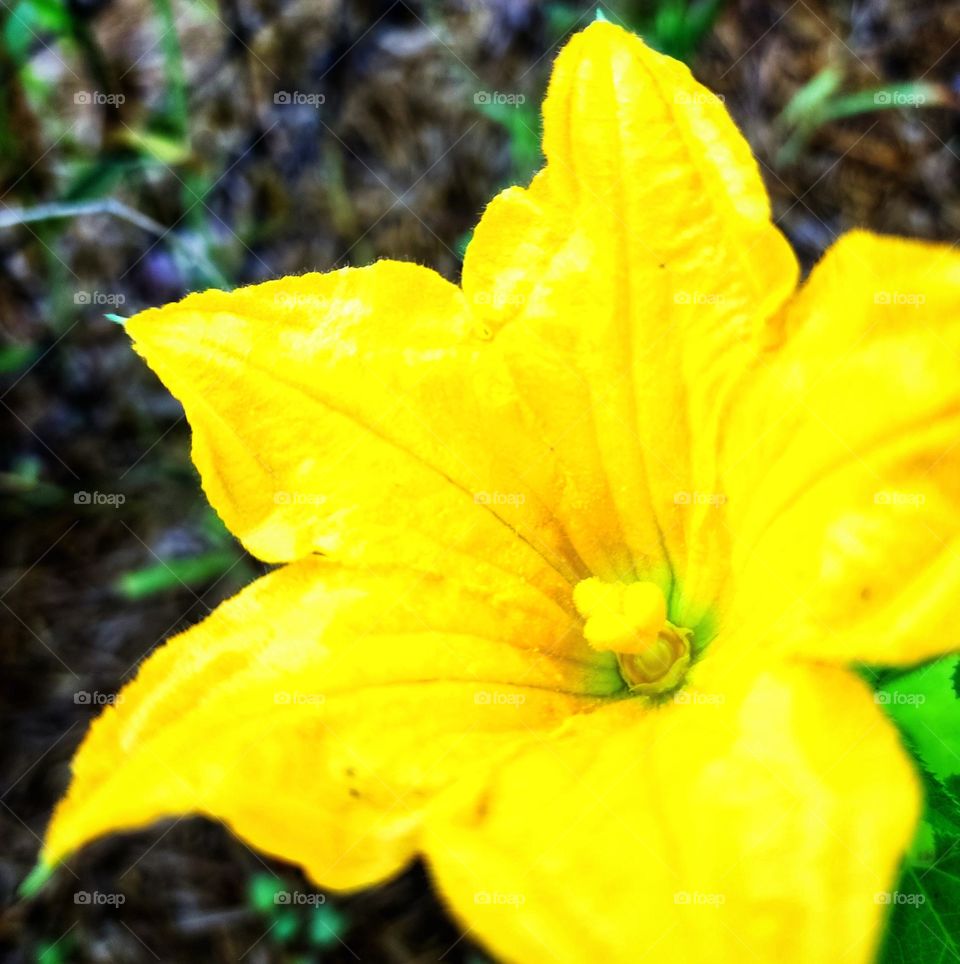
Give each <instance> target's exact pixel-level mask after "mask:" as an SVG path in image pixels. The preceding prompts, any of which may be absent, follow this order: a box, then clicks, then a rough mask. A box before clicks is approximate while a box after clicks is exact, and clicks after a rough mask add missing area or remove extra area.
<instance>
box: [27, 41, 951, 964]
mask: <svg viewBox="0 0 960 964" xmlns="http://www.w3.org/2000/svg"><path fill="white" fill-rule="evenodd" d="M544 150H545V153H546V156H547V159H548V163H547V167H546V169H545V170H544V171H543V172H542V173H540V174H539V175H538V176H537V177H536V178H535V179H534V180H533V182H532V184H531V185H530V187H529V188H527V189H519V188H511V189H509V190H507V191H505V192H504V193H502V194H501V195H500V196H499V197H497V198H496V199H495V200H494V201H493V203H492V204H491V205H490V206H489V207H488V209H487V211H486V213H485V214H484V216H483V219H482V220H481V222H480V224H479V226H478V227H477V230H476V233H475V235H474V238H473V240H472V242H471V244H470V246H469V249H468V251H467V254H466V259H465V263H464V269H463V283H462V288H458V287H455V286H453V285H451V284H449V283H447V282H446V281H444V280H442V279H441V278H440V277H439V276H437V275H436V274H434V273H432V272H431V271H429V270H427V269H426V268H423V267H419V266H417V265H413V264H403V263H396V262H390V261H381V262H379V263H377V264H374V265H372V266H370V267H367V268H362V269H346V270H343V271H337V272H334V273H332V274H324V275H319V274H309V275H304V276H302V277H296V278H285V279H282V280H280V281H276V282H270V283H267V284H261V285H256V286H254V287H249V288H244V289H241V290H238V291H235V292H232V293H229V294H226V293H222V292H216V291H211V292H206V293H204V294H198V295H192V296H190V297H188V298H186V299H185V300H184V301H182V302H180V303H179V304H176V305H171V306H168V307H165V308H162V309H159V310H151V311H146V312H144V313H143V314H141V315H138V316H137V317H136V318H134V319H132V320H131V321H130V322H129V324H128V328H129V331H130V334H131V335H132V337H133V339H134V341H135V343H136V348H137V350H138V351H139V352H140V353H141V354H142V355H143V356H144V358H145V359H146V360H147V362H148V363H149V364H150V366H151V367H152V368H153V369H154V370H155V371H156V372H157V373H158V375H159V376H160V377H161V378H162V379H163V381H164V382H165V384H166V385H168V386H169V388H170V390H171V391H172V392H173V393H174V394H175V395H176V396H177V397H178V398H179V399H180V400H181V401H182V402H183V405H184V407H185V409H186V412H187V415H188V417H189V419H190V422H191V424H192V427H193V458H194V461H195V462H196V464H197V466H198V468H199V470H200V473H201V475H202V478H203V484H204V488H205V490H206V492H207V495H208V496H209V498H210V501H211V502H212V503H213V505H214V506H215V507H216V509H217V511H218V512H219V513H220V514H221V516H222V517H223V519H224V520H225V522H226V523H227V525H228V526H229V527H230V528H231V529H232V531H233V532H234V533H236V535H237V536H238V537H239V538H240V539H241V540H242V542H243V543H244V545H245V546H246V547H247V548H248V549H249V550H250V552H252V553H253V554H254V555H256V556H258V557H259V558H260V559H262V560H265V561H267V562H270V563H279V564H282V565H281V566H280V568H278V569H276V570H275V571H273V572H271V573H270V574H269V575H267V576H265V577H264V578H262V579H260V580H258V581H257V582H255V583H254V584H253V585H251V586H250V587H249V588H247V589H246V590H244V591H243V592H241V593H240V594H239V595H238V596H237V597H235V598H234V599H232V600H230V601H229V602H227V603H225V604H224V605H222V606H221V607H220V608H219V609H218V610H217V611H216V612H215V613H213V614H212V615H211V616H210V617H209V618H208V619H207V620H206V621H205V622H203V623H201V624H200V625H198V626H196V627H194V628H193V629H190V630H188V631H187V632H185V633H183V634H181V635H180V636H178V637H176V638H175V639H173V640H171V641H170V642H169V643H167V644H166V645H165V646H164V647H162V648H161V649H159V650H158V651H157V652H156V653H154V654H153V656H151V658H150V659H149V660H148V661H147V662H146V664H145V665H144V666H143V668H142V670H141V671H140V674H139V676H138V677H137V679H136V681H135V682H134V683H132V684H131V685H130V686H129V687H128V688H127V689H126V690H124V692H123V694H122V695H123V698H122V700H121V701H119V702H118V704H117V705H116V706H112V707H109V708H108V709H107V710H106V712H105V713H104V714H103V715H102V716H101V717H100V719H99V720H98V721H97V722H96V723H95V724H94V726H93V727H92V728H91V730H90V733H89V735H88V736H87V738H86V741H85V742H84V744H83V746H82V747H81V748H80V750H79V752H78V754H77V757H76V760H75V763H74V777H73V783H72V786H71V788H70V791H69V794H68V796H67V797H66V799H65V800H64V802H62V803H61V805H60V806H59V808H58V810H57V811H56V814H55V816H54V818H53V821H52V823H51V826H50V828H49V831H48V835H47V840H46V846H45V849H44V853H43V861H44V863H45V865H46V866H48V867H49V866H51V865H52V864H53V863H54V862H56V861H58V860H60V859H62V858H64V857H65V856H67V855H69V854H70V853H71V852H73V851H74V850H76V849H77V848H78V847H80V846H81V845H82V844H84V843H85V842H86V841H89V840H91V839H92V838H94V837H97V836H99V835H101V834H104V833H108V832H110V831H116V830H123V829H130V828H136V827H142V826H144V825H146V824H149V823H150V822H152V821H155V820H157V819H158V818H162V817H169V816H172V815H177V814H185V813H203V814H207V815H210V816H212V817H215V818H218V819H220V820H222V821H224V822H225V823H226V824H228V825H229V826H230V827H231V828H232V829H233V831H234V832H235V833H236V834H238V835H239V836H240V837H242V838H243V839H245V840H247V841H248V842H249V843H251V844H252V845H254V846H256V847H259V848H261V849H262V850H264V851H266V852H268V853H271V854H276V855H278V856H280V857H283V858H285V859H287V860H290V861H295V862H297V863H299V864H301V865H302V866H303V867H304V868H305V869H306V871H307V873H308V874H309V875H310V876H311V877H312V878H313V880H314V881H316V883H317V884H318V885H321V886H323V887H328V888H334V889H337V888H344V889H348V888H358V887H364V886H367V885H370V884H373V883H375V882H377V881H380V880H383V879H384V878H385V877H387V876H388V875H391V874H394V873H396V872H397V871H398V870H400V868H402V867H403V866H404V865H405V864H406V863H407V862H408V861H410V860H411V858H413V857H414V856H415V855H417V854H422V855H424V856H425V858H426V860H427V862H428V864H429V867H430V869H431V871H432V874H433V876H434V878H435V880H436V882H437V884H438V887H439V890H440V892H441V893H442V894H443V896H444V898H445V900H446V901H447V903H448V905H449V907H450V908H451V910H452V911H453V913H455V914H456V915H458V916H459V917H460V918H461V919H462V920H463V921H464V923H465V924H466V925H467V926H468V927H469V929H470V933H471V934H472V935H474V936H476V937H477V938H479V939H480V940H482V941H484V942H486V944H487V945H488V946H489V947H490V948H491V949H492V950H493V951H494V952H495V953H496V954H498V955H499V956H501V957H503V958H505V959H508V960H515V961H523V962H531V961H571V962H581V961H592V960H598V961H636V960H655V961H673V960H676V961H711V962H717V961H727V960H731V961H733V960H736V961H741V960H760V961H777V962H781V964H787V962H790V961H811V962H821V961H839V960H843V961H847V962H855V961H861V960H865V959H868V958H870V957H871V955H872V954H873V952H874V951H875V948H876V945H877V940H878V935H879V932H880V928H881V926H882V923H883V911H884V909H885V908H884V906H883V904H882V903H881V902H880V901H879V900H878V899H877V895H878V893H882V892H884V891H887V890H889V889H890V887H891V885H892V883H893V881H894V880H895V877H896V874H897V871H898V866H899V862H900V859H901V857H902V855H903V852H904V849H905V847H906V846H907V844H908V843H909V841H910V840H911V836H912V833H913V830H914V827H915V821H916V818H917V812H918V796H919V792H918V787H917V782H916V780H915V777H914V772H913V768H912V766H911V764H910V763H909V761H908V759H907V757H906V756H905V754H904V752H903V750H902V749H901V746H900V743H899V740H898V738H897V735H896V733H895V731H894V729H893V728H892V726H891V725H890V724H889V723H888V722H887V720H886V719H885V717H884V716H883V714H882V712H881V710H880V708H879V707H878V706H877V705H876V703H875V701H874V699H873V697H872V695H871V692H870V691H869V689H868V688H867V687H866V686H865V685H864V684H863V683H861V682H860V680H859V678H858V677H857V676H856V675H854V673H853V672H852V671H851V670H850V669H848V668H847V667H849V666H850V665H851V664H854V663H857V662H873V663H882V664H895V665H905V664H911V663H914V662H916V661H918V660H922V659H926V658H928V657H932V656H934V655H937V654H939V653H941V652H943V651H945V650H946V649H948V648H950V647H951V646H952V645H954V642H953V641H954V638H955V637H954V635H953V631H954V628H955V626H956V618H957V615H958V606H957V599H958V598H960V595H958V592H960V553H958V552H957V538H958V507H960V446H958V445H957V439H958V419H960V256H958V255H957V254H956V253H955V252H953V251H951V250H948V249H946V248H944V247H937V246H933V245H927V244H921V243H916V242H910V241H902V240H894V239H889V238H880V237H875V236H872V235H869V234H865V233H854V234H850V235H847V236H846V237H844V238H843V239H841V240H840V241H839V242H838V243H837V244H836V245H835V246H834V247H833V248H832V250H831V251H830V252H829V253H828V254H827V255H826V257H825V258H824V259H823V262H822V263H821V264H820V265H819V266H818V267H817V268H816V269H815V271H814V272H813V275H812V277H811V278H810V279H809V280H808V281H807V282H806V283H805V284H803V285H802V287H800V289H799V290H795V289H796V285H797V279H798V270H797V264H796V261H795V258H794V256H793V254H792V253H791V251H790V248H789V247H788V245H787V243H786V242H785V240H784V238H783V237H782V236H781V235H780V234H779V232H778V231H777V230H776V229H775V228H774V227H773V226H772V224H771V221H770V211H769V205H768V201H767V197H766V195H765V193H764V189H763V186H762V183H761V180H760V177H759V175H758V172H757V168H756V165H755V163H754V161H753V159H752V157H751V154H750V150H749V148H748V146H747V144H746V143H745V142H744V140H743V139H742V138H741V136H740V135H739V134H738V132H737V131H736V129H735V128H734V126H733V124H732V122H731V120H730V118H729V117H728V115H727V113H726V111H725V110H724V108H723V106H722V105H721V104H720V103H719V101H718V99H717V98H715V97H714V96H713V95H711V94H710V93H709V92H708V91H706V90H705V89H704V88H702V87H700V86H699V85H698V84H697V83H695V82H694V81H693V80H692V78H691V76H690V74H689V72H688V71H687V69H686V68H685V67H683V66H682V65H681V64H679V63H676V62H674V61H672V60H669V59H667V58H665V57H663V56H660V55H658V54H656V53H654V52H652V51H651V50H649V49H647V48H646V47H645V46H644V45H643V44H642V43H641V42H640V41H639V40H638V39H636V38H634V37H632V36H630V35H628V34H626V33H624V32H623V31H622V30H620V29H618V28H617V27H615V26H612V25H611V24H608V23H596V24H594V25H592V26H591V27H589V28H588V29H587V30H585V31H584V32H583V33H581V34H579V35H577V36H576V37H574V38H573V39H572V40H571V41H570V42H569V43H568V44H567V46H566V47H565V48H564V50H563V51H562V53H561V54H560V56H559V58H558V59H557V63H556V66H555V69H554V72H553V77H552V80H551V84H550V89H549V94H548V96H547V99H546V102H545V105H544Z"/></svg>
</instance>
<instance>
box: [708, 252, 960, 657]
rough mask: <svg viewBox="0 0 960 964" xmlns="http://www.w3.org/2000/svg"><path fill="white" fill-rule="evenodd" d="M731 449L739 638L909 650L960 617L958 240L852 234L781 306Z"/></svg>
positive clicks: (803, 648)
mask: <svg viewBox="0 0 960 964" xmlns="http://www.w3.org/2000/svg"><path fill="white" fill-rule="evenodd" d="M784 322H785V332H784V337H785V341H784V344H783V345H782V346H781V347H780V348H778V349H777V350H776V351H773V352H771V355H770V357H769V358H768V359H767V360H766V361H765V363H764V364H763V365H762V366H761V367H760V369H759V371H758V373H757V376H756V378H755V381H754V383H753V385H752V387H751V390H750V391H749V393H747V394H745V396H744V399H743V401H742V404H741V405H740V407H739V409H738V410H737V412H736V414H735V417H734V418H733V419H732V420H731V425H730V430H729V434H728V445H727V450H726V454H725V463H726V468H725V473H726V477H727V479H728V481H727V483H726V485H727V487H728V489H729V491H730V493H731V496H730V512H731V522H732V526H733V528H734V531H735V532H736V541H735V545H734V552H733V566H732V568H733V571H734V572H735V573H737V577H738V587H737V598H738V603H737V611H736V613H735V614H734V615H733V616H732V617H731V619H732V620H733V622H735V624H736V625H737V626H738V627H739V632H740V634H741V635H743V636H744V638H749V636H750V635H754V636H755V637H758V636H759V634H762V635H763V637H764V638H766V639H770V640H771V641H772V642H773V645H775V646H780V647H783V648H784V649H788V650H792V651H800V652H802V653H804V654H807V655H810V656H813V657H816V658H818V659H827V660H837V661H844V662H846V661H852V660H858V661H864V662H873V663H889V664H895V663H912V662H916V661H918V660H922V659H926V658H928V657H931V656H934V655H938V654H940V653H944V652H947V651H949V650H955V649H956V648H957V642H956V625H957V619H958V617H960V255H958V254H957V252H956V251H954V250H953V249H951V248H947V247H945V246H937V245H930V244H922V243H919V242H913V241H902V240H894V239H892V238H881V237H877V236H874V235H869V234H863V233H855V234H850V235H847V236H846V237H845V238H843V239H842V240H841V241H839V242H838V243H837V244H836V245H835V246H834V247H833V248H832V249H831V250H830V251H829V252H828V253H827V255H826V257H825V258H824V259H823V261H822V262H821V264H820V265H819V266H818V267H817V268H816V269H815V270H814V272H813V274H812V275H811V277H810V280H809V281H808V282H807V284H806V285H805V286H804V288H803V289H802V291H801V292H800V294H799V295H798V296H797V298H796V300H795V301H794V302H793V303H792V305H791V306H790V308H789V309H788V311H787V312H786V315H785V319H784Z"/></svg>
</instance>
